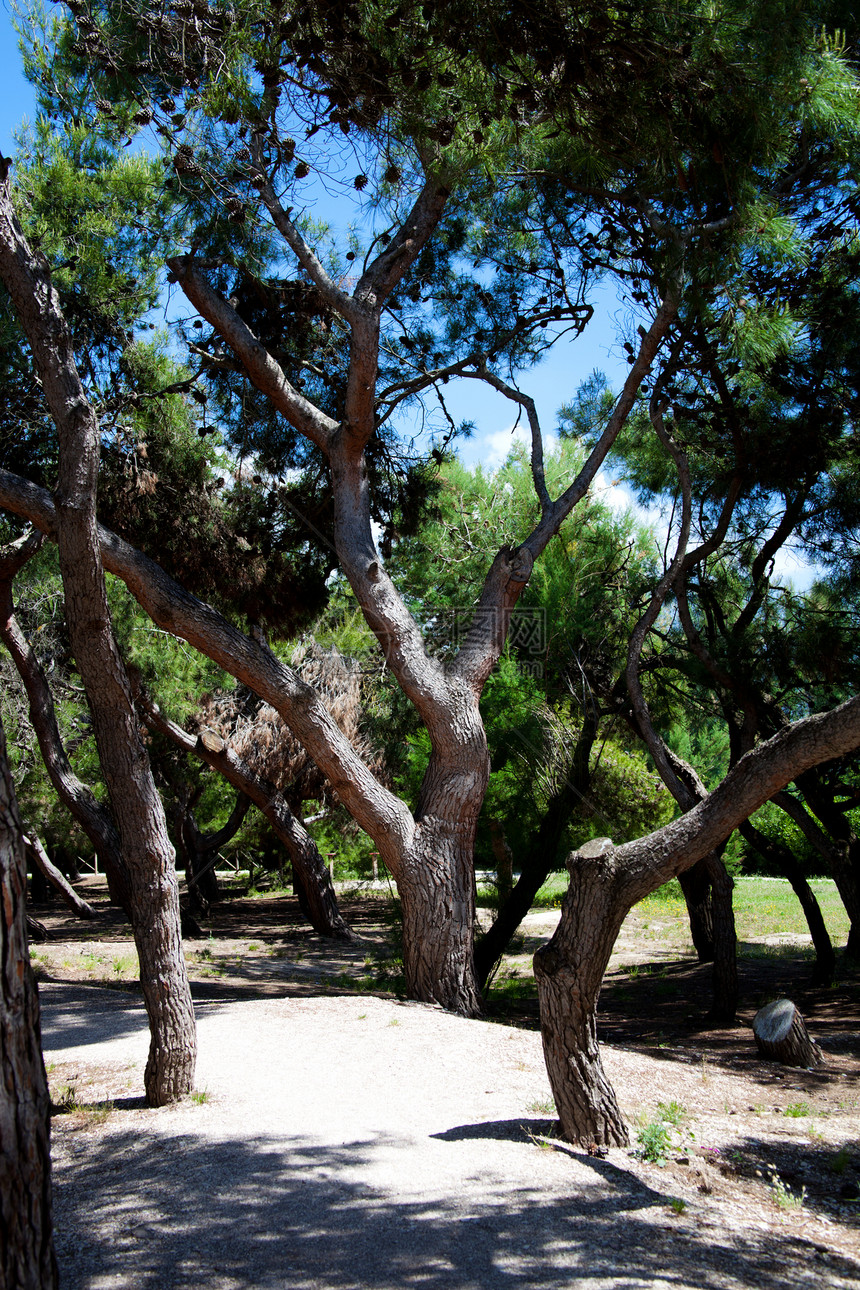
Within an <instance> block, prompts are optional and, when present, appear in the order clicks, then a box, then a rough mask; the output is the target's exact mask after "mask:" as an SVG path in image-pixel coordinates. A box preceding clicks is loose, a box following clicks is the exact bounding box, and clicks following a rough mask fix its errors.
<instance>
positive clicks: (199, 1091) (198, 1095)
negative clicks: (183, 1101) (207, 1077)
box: [191, 1088, 209, 1106]
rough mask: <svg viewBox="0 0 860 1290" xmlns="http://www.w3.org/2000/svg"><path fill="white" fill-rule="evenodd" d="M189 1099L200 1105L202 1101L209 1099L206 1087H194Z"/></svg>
mask: <svg viewBox="0 0 860 1290" xmlns="http://www.w3.org/2000/svg"><path fill="white" fill-rule="evenodd" d="M191 1101H192V1102H193V1103H194V1105H195V1106H202V1105H203V1103H204V1102H208V1101H209V1090H208V1088H196V1089H195V1090H194V1092H193V1093H192V1094H191Z"/></svg>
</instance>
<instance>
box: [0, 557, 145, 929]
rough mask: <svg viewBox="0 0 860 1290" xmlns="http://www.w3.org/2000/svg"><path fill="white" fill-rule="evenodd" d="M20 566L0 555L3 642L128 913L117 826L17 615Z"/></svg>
mask: <svg viewBox="0 0 860 1290" xmlns="http://www.w3.org/2000/svg"><path fill="white" fill-rule="evenodd" d="M19 567H20V561H18V560H15V559H14V558H13V557H12V556H11V555H7V558H6V559H0V640H2V641H3V644H4V645H5V646H6V648H7V650H8V651H9V654H10V655H11V657H12V661H13V662H14V664H15V667H16V669H17V671H18V675H19V676H20V678H21V681H22V682H23V685H24V689H25V690H26V692H27V701H28V704H29V710H30V723H31V725H32V727H33V730H34V731H35V733H36V739H37V740H38V743H39V751H40V752H41V754H42V760H43V762H44V763H45V770H46V771H47V772H48V778H49V779H50V781H51V784H52V786H53V789H54V791H55V793H56V794H57V796H58V797H59V799H60V801H61V802H62V803H63V805H64V806H65V807H66V809H67V810H68V812H69V814H70V815H71V816H72V817H73V818H74V819H75V820H76V821H77V822H78V824H80V826H81V828H82V829H83V831H84V832H85V833H86V835H87V837H88V838H89V839H90V841H91V842H92V844H93V846H94V847H95V849H96V854H97V855H98V857H99V859H100V860H101V862H102V865H103V868H104V871H105V875H106V877H107V881H108V890H109V892H110V896H111V900H112V901H113V903H114V904H116V905H119V906H120V908H122V909H124V910H125V912H126V913H127V914H129V913H130V901H131V895H130V887H129V883H130V879H129V875H128V870H127V868H126V865H125V861H124V860H123V858H122V852H121V848H120V840H119V835H118V834H117V831H116V826H115V825H114V822H113V820H112V819H111V817H110V813H109V812H108V811H107V810H105V808H104V806H103V805H102V804H101V802H99V800H98V799H97V798H96V796H95V795H94V794H93V792H92V791H91V790H90V789H89V788H88V787H87V786H86V784H83V783H82V782H81V781H80V780H79V779H78V777H77V775H76V774H75V772H74V771H73V770H72V767H71V763H70V762H69V759H68V756H67V755H66V750H65V748H64V747H63V741H62V739H61V738H60V728H59V726H58V725H57V717H56V713H55V711H54V699H53V695H52V694H51V689H50V686H49V685H48V680H47V677H46V676H45V673H44V671H43V669H42V666H41V664H40V662H39V660H38V658H37V657H36V654H35V652H34V650H33V649H32V647H31V645H30V643H29V641H28V640H27V638H26V636H25V635H24V633H23V631H22V630H21V627H20V624H19V623H18V620H17V618H16V617H15V610H14V604H13V601H12V579H13V578H14V576H15V573H16V572H17V569H18V568H19Z"/></svg>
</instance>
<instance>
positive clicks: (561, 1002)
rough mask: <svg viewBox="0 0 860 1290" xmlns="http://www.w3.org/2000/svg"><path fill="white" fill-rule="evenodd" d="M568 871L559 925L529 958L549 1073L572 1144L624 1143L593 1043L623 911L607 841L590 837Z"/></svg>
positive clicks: (619, 1119)
mask: <svg viewBox="0 0 860 1290" xmlns="http://www.w3.org/2000/svg"><path fill="white" fill-rule="evenodd" d="M568 868H569V870H570V875H571V882H570V886H569V887H568V890H567V894H566V895H565V898H564V901H563V903H562V912H561V919H560V921H559V924H558V927H557V928H556V931H555V934H554V936H553V937H552V939H551V940H550V941H549V942H548V943H547V944H546V945H544V946H542V947H541V948H540V949H539V950H538V952H537V953H536V954H535V957H534V970H535V979H536V981H537V987H538V998H539V999H540V1015H541V1036H542V1039H543V1048H544V1056H545V1058H546V1066H547V1072H548V1074H549V1079H550V1085H551V1087H552V1092H553V1097H554V1099H555V1105H556V1110H557V1111H558V1116H559V1120H560V1122H561V1127H562V1132H563V1134H564V1136H565V1137H566V1138H567V1139H568V1140H569V1141H570V1142H578V1143H581V1144H583V1145H584V1146H589V1145H591V1144H592V1143H595V1144H596V1145H598V1146H607V1147H615V1146H618V1147H623V1146H626V1145H627V1142H628V1134H627V1127H626V1125H625V1123H624V1119H623V1116H622V1115H621V1111H620V1108H619V1106H618V1102H617V1099H616V1097H615V1092H614V1090H613V1088H612V1085H611V1084H610V1083H609V1080H608V1079H607V1077H606V1073H605V1071H604V1069H603V1063H602V1061H601V1059H600V1048H599V1046H598V1043H597V1000H598V997H599V994H600V986H601V983H602V981H603V974H604V972H605V971H606V965H607V964H608V962H609V956H610V955H611V953H612V947H613V945H614V944H615V939H616V937H617V936H618V933H619V931H620V929H621V923H622V922H623V921H624V917H625V915H626V913H627V909H626V908H625V907H624V904H623V900H619V899H618V892H617V886H618V884H617V882H616V881H615V877H616V875H615V872H614V864H613V860H612V843H611V842H610V841H609V839H608V838H596V839H595V840H594V841H592V842H587V843H586V844H585V846H584V847H582V848H581V849H580V850H579V851H576V852H574V853H573V855H572V856H571V857H570V858H569V860H568Z"/></svg>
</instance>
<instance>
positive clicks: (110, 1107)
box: [77, 1102, 116, 1125]
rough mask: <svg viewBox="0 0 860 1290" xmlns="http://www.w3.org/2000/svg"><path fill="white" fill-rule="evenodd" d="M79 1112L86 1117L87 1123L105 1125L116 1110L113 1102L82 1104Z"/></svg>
mask: <svg viewBox="0 0 860 1290" xmlns="http://www.w3.org/2000/svg"><path fill="white" fill-rule="evenodd" d="M77 1110H78V1111H79V1112H81V1113H82V1114H84V1115H86V1117H87V1122H88V1123H89V1124H91V1125H98V1124H104V1122H105V1120H106V1119H107V1118H108V1116H109V1115H112V1114H113V1112H114V1111H115V1110H116V1107H115V1106H114V1104H113V1102H82V1103H81V1105H80V1106H79V1107H78V1108H77Z"/></svg>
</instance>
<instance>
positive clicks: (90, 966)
mask: <svg viewBox="0 0 860 1290" xmlns="http://www.w3.org/2000/svg"><path fill="white" fill-rule="evenodd" d="M103 961H104V960H103V959H102V956H101V955H100V954H82V955H81V959H80V962H81V967H82V968H83V969H84V971H85V972H97V971H98V965H99V964H100V963H102V962H103Z"/></svg>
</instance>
